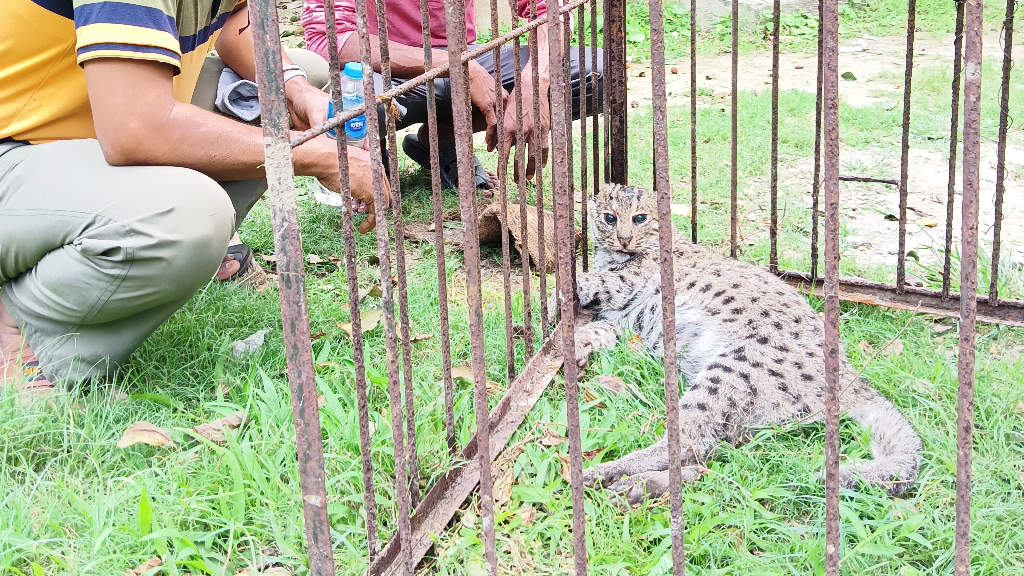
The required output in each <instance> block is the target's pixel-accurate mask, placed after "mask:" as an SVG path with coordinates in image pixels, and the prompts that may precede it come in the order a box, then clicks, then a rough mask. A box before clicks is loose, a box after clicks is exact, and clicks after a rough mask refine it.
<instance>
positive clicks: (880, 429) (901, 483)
mask: <svg viewBox="0 0 1024 576" xmlns="http://www.w3.org/2000/svg"><path fill="white" fill-rule="evenodd" d="M865 392H866V394H865V396H864V397H863V400H862V401H861V402H859V403H857V404H856V405H854V406H850V408H849V410H848V414H849V415H850V417H851V418H853V419H854V420H856V421H857V423H858V424H860V425H861V426H864V427H867V428H870V429H871V453H872V454H873V455H874V459H873V460H865V461H862V462H857V463H855V464H851V465H849V466H843V467H841V468H840V470H839V481H840V484H841V485H842V486H843V487H844V488H855V487H856V485H857V482H858V481H859V480H861V479H863V480H864V481H866V482H868V483H870V484H874V485H876V486H881V487H883V488H885V489H886V491H887V492H888V493H889V496H892V497H899V496H902V495H903V494H904V493H906V492H907V490H909V489H910V488H911V487H912V486H913V485H914V483H915V482H917V474H918V471H919V469H920V467H921V450H922V448H923V445H922V443H921V438H920V436H918V435H917V432H915V431H914V428H913V427H912V426H911V425H910V422H909V421H907V419H906V417H904V416H903V414H902V413H900V411H899V410H898V409H897V408H896V407H895V406H893V405H892V402H890V401H889V400H888V399H887V398H885V397H884V396H882V395H881V394H879V393H878V392H877V391H875V390H874V389H873V388H867V390H866V391H865Z"/></svg>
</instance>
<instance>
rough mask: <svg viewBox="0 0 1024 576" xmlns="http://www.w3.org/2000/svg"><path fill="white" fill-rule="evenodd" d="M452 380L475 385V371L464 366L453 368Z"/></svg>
mask: <svg viewBox="0 0 1024 576" xmlns="http://www.w3.org/2000/svg"><path fill="white" fill-rule="evenodd" d="M452 379H453V380H455V379H462V380H465V381H466V382H468V383H470V384H472V383H473V369H472V368H470V367H469V366H466V365H465V364H463V365H462V366H452Z"/></svg>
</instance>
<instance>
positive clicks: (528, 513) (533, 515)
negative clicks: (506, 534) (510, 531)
mask: <svg viewBox="0 0 1024 576" xmlns="http://www.w3.org/2000/svg"><path fill="white" fill-rule="evenodd" d="M519 519H520V520H522V521H523V526H533V521H534V520H536V519H537V509H536V508H534V507H533V506H525V507H523V508H520V509H519Z"/></svg>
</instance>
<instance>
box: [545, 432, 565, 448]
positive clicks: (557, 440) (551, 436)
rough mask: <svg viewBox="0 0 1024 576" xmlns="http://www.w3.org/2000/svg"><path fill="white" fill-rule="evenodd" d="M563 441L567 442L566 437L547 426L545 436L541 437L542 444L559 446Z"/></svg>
mask: <svg viewBox="0 0 1024 576" xmlns="http://www.w3.org/2000/svg"><path fill="white" fill-rule="evenodd" d="M562 442H565V437H564V436H562V435H561V434H559V433H558V432H555V431H554V430H552V429H551V428H546V429H545V430H544V437H543V438H541V439H540V444H541V446H558V445H559V444H561V443H562Z"/></svg>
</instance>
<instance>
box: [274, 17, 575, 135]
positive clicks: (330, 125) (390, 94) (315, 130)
mask: <svg viewBox="0 0 1024 576" xmlns="http://www.w3.org/2000/svg"><path fill="white" fill-rule="evenodd" d="M590 1H592V0H573V1H572V2H569V3H567V4H565V5H564V6H562V7H561V8H559V10H558V13H559V14H565V13H567V12H569V11H570V10H574V9H576V8H579V7H580V6H582V5H584V4H586V3H587V2H590ZM544 23H545V19H544V18H543V17H541V18H534V19H533V20H531V21H530V22H528V23H527V24H524V25H522V26H520V27H519V28H516V29H515V30H512V31H511V32H509V33H508V34H505V35H504V36H499V37H497V38H495V39H493V40H491V41H490V42H488V43H486V44H481V45H479V46H476V47H474V48H473V49H472V50H466V51H464V52H463V53H462V56H461V62H462V63H463V64H465V63H466V62H469V61H470V60H474V59H476V58H477V57H478V56H481V55H483V54H486V53H487V52H490V51H492V50H493V49H494V48H495V47H496V46H501V45H502V44H505V43H507V42H508V41H509V40H510V39H512V38H516V37H518V36H522V35H524V34H526V33H527V32H530V31H532V30H535V29H536V28H537V27H538V26H540V25H541V24H544ZM450 67H451V62H450V61H449V62H446V63H444V64H442V65H440V66H437V67H435V68H431V69H429V70H427V71H426V72H424V73H423V74H420V75H419V76H416V77H415V78H411V79H409V80H408V81H406V82H403V83H402V84H400V85H399V86H396V87H394V88H392V89H390V90H386V91H384V92H383V93H382V94H379V95H376V96H374V98H373V99H370V100H367V101H366V102H365V103H363V104H361V105H359V106H357V107H355V108H352V109H350V110H345V111H344V112H343V113H341V114H335V116H334V118H331V119H330V120H327V121H326V122H324V123H323V124H319V125H317V126H314V127H312V128H310V129H309V130H306V131H305V132H301V133H300V134H298V135H296V136H295V137H294V138H292V139H291V146H292V148H294V147H296V146H298V145H300V144H302V143H304V142H309V141H310V140H312V139H313V138H316V137H317V136H319V135H321V134H326V133H328V132H330V131H331V130H333V129H335V128H337V127H338V126H341V125H342V124H344V123H345V122H348V121H349V120H351V119H353V118H355V117H356V116H359V115H360V114H363V113H365V112H366V109H367V108H368V107H369V103H371V102H372V103H374V104H375V105H380V104H384V103H386V102H390V101H392V100H394V99H395V98H396V97H398V96H401V95H402V94H405V93H407V92H409V91H411V90H413V89H415V88H416V87H418V86H422V85H424V84H427V83H428V82H430V81H431V80H434V79H435V78H440V77H443V76H444V75H445V74H447V73H448V71H449V69H450Z"/></svg>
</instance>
